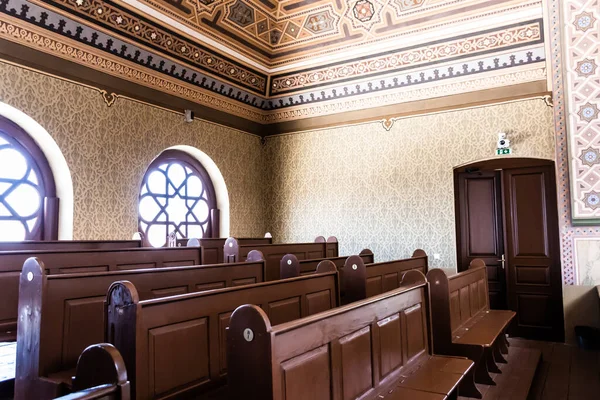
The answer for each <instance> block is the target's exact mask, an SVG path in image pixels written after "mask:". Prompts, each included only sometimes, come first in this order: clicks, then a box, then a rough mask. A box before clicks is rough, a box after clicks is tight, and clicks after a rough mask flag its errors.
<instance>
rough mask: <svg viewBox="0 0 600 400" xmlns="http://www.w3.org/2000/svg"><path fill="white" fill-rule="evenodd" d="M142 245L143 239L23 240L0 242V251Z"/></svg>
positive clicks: (109, 247)
mask: <svg viewBox="0 0 600 400" xmlns="http://www.w3.org/2000/svg"><path fill="white" fill-rule="evenodd" d="M136 247H142V241H141V240H23V241H20V242H0V251H15V250H101V249H131V248H136Z"/></svg>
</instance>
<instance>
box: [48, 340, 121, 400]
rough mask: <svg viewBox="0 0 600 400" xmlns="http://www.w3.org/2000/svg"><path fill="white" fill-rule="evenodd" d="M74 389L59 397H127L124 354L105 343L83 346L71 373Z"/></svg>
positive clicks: (77, 399) (79, 399)
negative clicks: (73, 373) (83, 348)
mask: <svg viewBox="0 0 600 400" xmlns="http://www.w3.org/2000/svg"><path fill="white" fill-rule="evenodd" d="M73 389H74V392H73V393H71V394H68V395H65V396H62V397H57V399H58V400H93V399H98V400H100V399H103V400H130V399H131V396H130V387H129V381H128V380H127V370H126V369H125V362H124V361H123V357H121V354H119V352H118V351H117V349H115V348H114V346H113V345H111V344H108V343H100V344H94V345H91V346H89V347H88V348H86V349H85V350H84V351H83V353H81V356H79V360H78V361H77V368H76V372H75V376H74V377H73Z"/></svg>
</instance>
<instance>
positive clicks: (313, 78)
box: [269, 19, 543, 96]
mask: <svg viewBox="0 0 600 400" xmlns="http://www.w3.org/2000/svg"><path fill="white" fill-rule="evenodd" d="M542 32H543V21H542V20H541V19H538V20H534V21H528V22H524V23H519V24H514V25H508V26H502V27H500V28H495V29H490V30H485V31H482V32H477V33H474V34H470V35H462V36H459V37H454V38H447V39H443V40H437V41H435V42H432V43H424V44H420V45H417V46H411V47H409V48H400V49H396V50H393V51H387V52H384V53H381V54H375V55H372V56H368V57H361V58H357V59H350V60H346V61H343V62H337V63H333V64H329V65H323V66H318V67H312V68H308V69H304V70H301V71H292V72H288V73H285V74H279V75H275V76H273V77H272V78H271V84H270V86H269V95H271V96H273V95H281V94H287V93H292V92H298V91H299V90H306V89H308V88H313V87H321V86H324V85H328V84H332V83H336V82H347V81H350V80H352V79H357V77H359V78H362V79H364V78H368V77H375V76H379V75H382V74H385V73H390V72H399V71H403V70H407V69H415V68H419V67H423V66H430V65H434V64H437V63H443V62H452V61H456V60H459V59H462V58H465V57H475V56H478V55H483V54H489V53H491V52H499V51H503V50H508V49H514V48H517V47H522V46H527V45H533V44H540V43H542V42H543V33H542Z"/></svg>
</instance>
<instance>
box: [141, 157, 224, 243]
mask: <svg viewBox="0 0 600 400" xmlns="http://www.w3.org/2000/svg"><path fill="white" fill-rule="evenodd" d="M214 208H216V201H215V194H214V189H213V187H212V182H211V181H210V178H209V177H208V174H207V173H206V171H205V170H204V168H203V167H202V166H201V165H200V163H198V162H197V161H196V160H194V159H192V158H191V157H190V156H188V155H187V154H185V153H182V152H178V151H169V152H164V153H162V154H161V156H159V157H158V158H157V159H156V160H154V161H153V162H152V164H151V165H150V167H149V168H148V170H147V171H146V175H145V177H144V181H143V183H142V188H141V190H140V201H139V228H140V231H141V232H143V233H144V235H145V237H146V239H147V240H148V241H149V243H150V244H151V245H152V246H154V247H160V246H164V245H165V243H166V242H167V236H168V235H169V233H171V232H175V234H176V236H177V238H203V237H210V235H211V215H210V214H211V210H212V209H214Z"/></svg>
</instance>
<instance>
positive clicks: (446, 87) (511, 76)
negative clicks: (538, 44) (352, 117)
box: [264, 63, 546, 123]
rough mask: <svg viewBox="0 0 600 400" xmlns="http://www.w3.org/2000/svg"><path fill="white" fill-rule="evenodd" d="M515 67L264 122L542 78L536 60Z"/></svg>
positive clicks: (294, 111) (270, 115)
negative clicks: (501, 71) (499, 72)
mask: <svg viewBox="0 0 600 400" xmlns="http://www.w3.org/2000/svg"><path fill="white" fill-rule="evenodd" d="M515 69H516V71H512V70H510V69H509V70H506V72H505V73H504V74H502V75H498V74H497V72H496V73H493V72H492V73H490V72H489V71H482V72H481V75H483V77H480V78H474V79H473V78H470V79H468V80H467V79H464V80H457V81H456V82H453V81H450V82H448V83H446V84H440V83H439V82H436V83H431V82H427V81H424V82H422V83H423V84H422V85H419V86H422V87H416V88H414V89H405V88H401V89H396V90H390V91H389V92H388V93H385V94H380V93H381V92H379V91H376V92H374V93H375V94H371V95H369V96H365V95H363V96H360V97H357V98H348V99H347V98H343V97H342V98H341V99H339V100H337V101H331V102H327V103H322V104H316V105H311V104H309V105H298V106H295V107H291V108H290V109H284V110H281V111H279V110H276V111H270V112H267V115H266V117H265V118H264V122H265V123H278V122H283V121H292V120H298V119H304V118H312V117H317V116H323V115H332V114H336V113H343V112H348V111H355V110H365V109H369V108H377V107H381V106H382V105H389V104H402V103H407V102H411V101H416V100H423V99H428V98H435V97H442V96H448V95H452V94H458V93H466V92H473V91H478V90H485V89H490V88H495V87H502V86H509V85H516V84H519V83H525V82H534V81H545V80H546V67H545V63H536V64H533V65H531V66H527V65H525V66H522V67H519V68H515Z"/></svg>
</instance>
